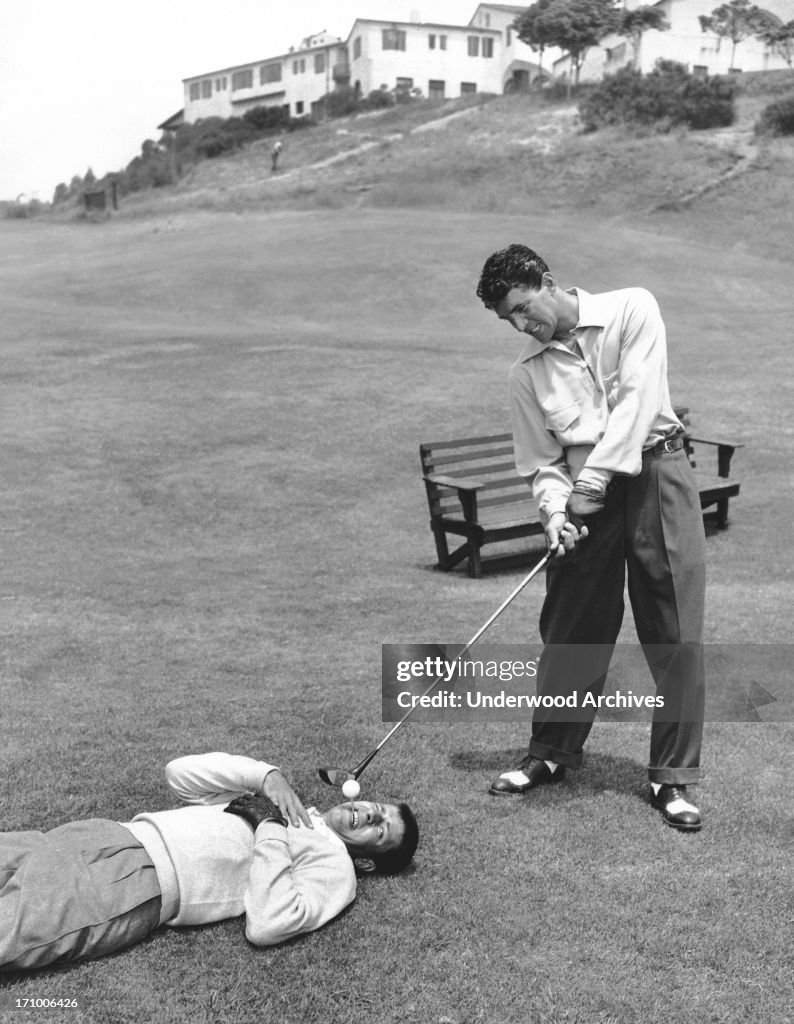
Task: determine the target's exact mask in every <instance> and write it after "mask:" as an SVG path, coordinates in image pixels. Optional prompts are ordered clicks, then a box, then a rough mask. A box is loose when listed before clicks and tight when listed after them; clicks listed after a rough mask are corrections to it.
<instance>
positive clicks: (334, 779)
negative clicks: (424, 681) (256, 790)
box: [318, 552, 551, 786]
mask: <svg viewBox="0 0 794 1024" xmlns="http://www.w3.org/2000/svg"><path fill="white" fill-rule="evenodd" d="M550 557H551V553H550V552H547V553H546V554H545V555H544V556H543V558H541V560H540V561H539V562H538V564H537V565H536V566H535V567H534V568H533V569H532V570H531V571H530V572H528V573H527V575H526V576H525V577H524V578H523V580H521V582H520V583H519V584H518V586H517V587H516V588H515V590H513V591H512V593H511V594H509V595H508V597H506V598H505V600H504V601H503V602H502V603H501V604H500V605H499V607H498V608H497V609H496V611H495V612H494V613H493V615H492V616H491V617H490V618H489V619H488V620H487V622H485V623H483V625H482V626H480V628H479V629H478V630H477V632H476V633H475V634H474V636H473V637H472V638H471V640H469V642H468V643H467V644H466V646H465V647H464V648H463V650H461V651H460V652H459V653H458V654H457V655H456V657H455V660H456V661H459V660H460V659H461V658H462V657H463V656H464V655H465V654H467V653H468V651H470V650H471V648H472V647H473V646H474V645H475V644H476V643H477V641H478V640H479V639H480V637H481V636H482V635H483V633H484V632H485V631H486V629H488V627H489V626H491V625H492V624H493V623H494V622H495V621H496V619H497V618H498V617H499V616H500V615H501V614H502V612H503V611H504V610H505V608H507V606H508V605H509V604H510V603H511V601H513V600H514V599H515V598H516V597H518V595H519V594H520V593H521V591H522V590H523V589H524V587H525V586H526V585H527V584H528V583H530V582H531V581H532V580H533V579H534V578H535V576H537V574H538V573H539V572H540V570H541V569H542V568H543V567H544V565H546V563H547V562H548V560H549V558H550ZM439 682H441V680H439V679H438V678H436V679H434V680H433V682H432V683H431V684H430V686H428V688H427V689H426V690H425V692H424V693H423V694H422V697H426V696H427V695H428V694H429V693H430V692H431V690H434V689H435V688H436V687H437V686H438V684H439ZM416 708H417V705H416V704H414V705H413V706H412V707H411V708H410V709H409V710H408V711H406V713H405V714H404V715H403V717H402V718H401V719H400V720H399V722H397V723H396V724H395V725H393V726H392V727H391V729H389V731H388V732H387V733H386V735H385V736H384V737H383V739H382V740H381V741H380V743H379V744H378V745H377V747H375V748H374V749H372V750H370V752H369V753H368V754H367V756H366V757H365V758H364V760H363V761H361V762H359V764H357V765H356V766H355V768H335V767H333V766H332V765H326V766H325V767H324V768H319V769H318V771H319V774H320V778H321V779H322V780H323V782H325V783H327V785H329V786H341V785H342V784H343V783H344V782H346V781H347V779H357V778H358V777H359V776H360V775H361V773H362V772H363V771H364V769H365V768H366V767H367V765H368V764H369V763H370V761H371V760H372V759H373V757H375V755H376V754H377V753H378V751H379V750H380V749H381V748H382V747H383V746H384V744H385V743H386V742H387V741H388V740H390V739H391V738H392V736H393V735H394V734H395V733H396V732H397V730H398V729H399V728H400V726H401V725H402V724H403V723H404V722H405V721H407V720H408V719H409V718H410V717H411V715H412V714H413V713H414V711H416Z"/></svg>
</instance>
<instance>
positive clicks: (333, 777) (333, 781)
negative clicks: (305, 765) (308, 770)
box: [317, 765, 356, 788]
mask: <svg viewBox="0 0 794 1024" xmlns="http://www.w3.org/2000/svg"><path fill="white" fill-rule="evenodd" d="M317 770H318V772H319V775H320V778H321V779H322V780H323V782H324V783H325V784H326V786H336V787H337V788H341V787H342V785H343V784H344V783H345V782H347V780H348V779H355V778H356V775H355V773H354V772H351V771H348V769H347V768H332V767H331V766H330V765H329V766H327V767H325V768H318V769H317Z"/></svg>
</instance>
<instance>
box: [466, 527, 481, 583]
mask: <svg viewBox="0 0 794 1024" xmlns="http://www.w3.org/2000/svg"><path fill="white" fill-rule="evenodd" d="M469 547H470V548H471V550H470V552H469V576H470V577H471V579H473V580H479V579H481V578H482V561H481V560H480V545H479V544H478V543H477V538H476V537H471V538H470V540H469Z"/></svg>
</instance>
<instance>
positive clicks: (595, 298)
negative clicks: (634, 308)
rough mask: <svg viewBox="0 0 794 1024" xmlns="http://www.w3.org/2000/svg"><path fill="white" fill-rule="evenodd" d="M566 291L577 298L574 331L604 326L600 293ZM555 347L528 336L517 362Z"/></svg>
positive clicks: (605, 318)
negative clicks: (577, 310)
mask: <svg viewBox="0 0 794 1024" xmlns="http://www.w3.org/2000/svg"><path fill="white" fill-rule="evenodd" d="M566 291H567V292H568V294H569V295H575V296H576V297H577V299H578V300H579V319H578V320H577V322H576V327H574V329H573V330H574V331H578V330H579V329H580V328H583V327H604V326H605V325H606V322H607V317H606V308H605V306H604V304H603V303H602V302H600V301H599V300H600V298H601V296H600V295H591V294H590V292H586V291H584V289H582V288H567V289H566ZM555 347H556V346H555V345H554V343H552V344H551V345H544V344H543V342H541V341H538V339H537V338H530V339H529V341H528V342H527V343H526V345H525V346H524V350H523V351H522V353H521V355H520V356H519V357H518V362H519V363H525V362H527V360H529V359H533V358H534V357H535V356H539V355H540V354H541V353H542V352H545V351H546V350H547V349H549V348H555ZM563 347H564V346H563Z"/></svg>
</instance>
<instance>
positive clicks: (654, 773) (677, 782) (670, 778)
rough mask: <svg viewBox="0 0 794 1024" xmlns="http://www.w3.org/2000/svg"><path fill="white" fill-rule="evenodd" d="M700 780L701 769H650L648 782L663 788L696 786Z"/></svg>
mask: <svg viewBox="0 0 794 1024" xmlns="http://www.w3.org/2000/svg"><path fill="white" fill-rule="evenodd" d="M699 779H700V769H699V768H650V767H649V768H648V781H649V782H658V783H659V784H660V785H662V786H694V785H695V784H696V783H697V782H698V781H699Z"/></svg>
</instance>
